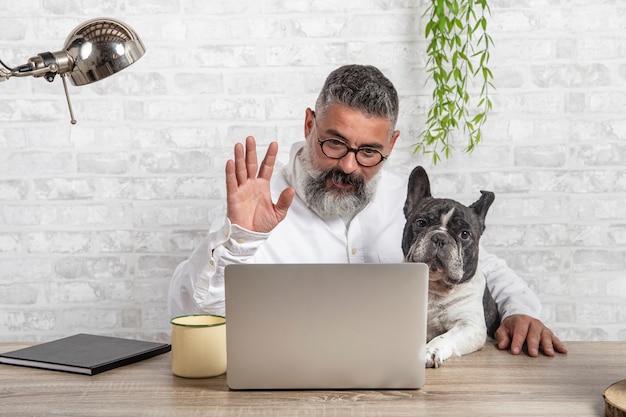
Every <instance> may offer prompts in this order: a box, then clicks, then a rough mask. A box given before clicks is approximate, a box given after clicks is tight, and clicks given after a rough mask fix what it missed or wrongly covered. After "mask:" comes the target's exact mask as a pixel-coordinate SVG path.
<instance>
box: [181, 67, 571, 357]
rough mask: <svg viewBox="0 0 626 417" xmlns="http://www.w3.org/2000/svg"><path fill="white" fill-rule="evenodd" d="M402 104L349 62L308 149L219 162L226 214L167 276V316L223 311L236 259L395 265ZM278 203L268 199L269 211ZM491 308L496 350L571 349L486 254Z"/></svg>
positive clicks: (326, 95) (246, 153) (400, 218)
mask: <svg viewBox="0 0 626 417" xmlns="http://www.w3.org/2000/svg"><path fill="white" fill-rule="evenodd" d="M397 117H398V96H397V92H396V90H395V88H394V86H393V84H392V83H391V82H390V81H389V80H388V79H387V78H386V77H385V76H384V75H383V74H382V73H381V72H380V71H379V70H378V69H376V68H375V67H371V66H360V65H347V66H344V67H341V68H339V69H337V70H335V71H333V72H332V73H331V74H330V75H329V77H328V78H327V80H326V82H325V84H324V86H323V88H322V91H321V92H320V95H319V97H318V99H317V102H316V104H315V111H313V110H312V109H310V108H308V109H307V110H306V115H305V120H304V136H305V139H306V140H305V142H300V143H297V144H295V145H294V146H293V148H292V151H291V157H290V161H289V163H288V165H286V166H285V167H284V168H283V169H282V170H281V171H280V173H278V175H274V176H273V169H274V163H275V160H276V155H277V151H278V145H277V144H276V143H272V144H270V145H269V148H268V150H267V153H266V155H265V157H264V159H263V161H262V163H261V165H260V166H259V165H258V162H257V153H256V145H255V141H254V138H252V137H248V138H247V139H246V145H245V149H244V146H243V145H242V144H239V143H238V144H236V145H235V150H234V160H229V161H227V163H226V193H227V199H226V200H227V201H226V205H227V213H226V217H225V218H222V219H218V220H217V221H216V222H214V224H213V225H212V227H211V229H210V231H209V233H208V235H207V236H206V238H205V239H204V240H203V241H202V242H201V244H200V245H199V247H198V248H196V249H195V250H194V252H193V253H192V255H191V256H190V258H189V259H188V260H186V261H185V262H183V263H181V264H180V265H179V266H178V268H177V269H176V271H175V272H174V276H173V278H172V282H171V286H170V294H169V308H170V313H171V314H172V315H181V314H193V313H212V314H224V267H225V266H226V265H228V264H231V263H244V262H245V263H254V262H256V263H347V262H356V263H364V262H365V263H391V262H402V260H403V255H402V249H401V241H402V231H403V228H404V222H405V219H404V214H403V211H402V210H403V206H404V200H405V198H406V192H407V184H406V179H403V178H399V177H397V176H394V175H392V174H390V173H388V172H386V171H384V170H382V169H381V168H382V166H383V165H384V161H385V160H386V159H387V157H388V156H389V154H390V153H391V151H392V150H393V147H394V145H395V143H396V140H397V139H398V136H399V135H400V132H399V131H398V130H395V126H396V121H397ZM274 202H275V203H274ZM481 255H482V256H481V265H482V269H483V271H484V273H485V275H486V277H487V283H488V285H489V288H490V290H491V292H492V294H493V296H494V298H495V300H496V302H497V304H498V309H499V311H500V314H501V317H502V318H503V321H502V325H501V326H500V328H499V329H498V331H497V333H496V339H497V342H498V347H499V348H501V349H508V348H510V349H511V352H512V353H513V354H518V353H520V352H521V350H522V346H523V345H524V343H526V345H527V349H528V354H529V355H531V356H537V355H538V354H539V351H540V350H542V351H543V353H544V354H545V355H548V356H553V355H554V352H555V350H556V351H557V352H562V353H565V352H566V348H565V346H564V345H563V344H562V343H561V341H560V340H559V339H558V338H557V337H556V336H554V335H553V334H552V332H551V331H550V330H549V329H548V328H547V327H546V326H545V325H544V324H543V323H542V322H541V321H539V320H538V319H537V318H536V317H538V316H539V312H540V308H541V306H540V302H539V300H538V298H537V297H536V296H535V294H533V293H532V292H531V291H530V289H529V288H528V287H527V286H526V284H525V283H524V282H523V281H522V280H521V279H520V278H519V277H518V276H517V275H516V274H515V273H514V272H513V271H511V270H510V269H509V268H508V267H507V266H506V264H505V263H504V262H503V261H501V260H499V259H498V258H496V257H495V256H494V255H489V254H487V253H486V252H485V251H484V250H481Z"/></svg>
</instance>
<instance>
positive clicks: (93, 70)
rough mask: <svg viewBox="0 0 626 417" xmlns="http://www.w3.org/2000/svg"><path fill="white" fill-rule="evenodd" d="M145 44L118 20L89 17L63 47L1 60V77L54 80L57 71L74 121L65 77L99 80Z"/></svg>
mask: <svg viewBox="0 0 626 417" xmlns="http://www.w3.org/2000/svg"><path fill="white" fill-rule="evenodd" d="M145 51H146V48H145V47H144V45H143V43H142V42H141V40H140V39H139V36H137V33H135V31H134V30H133V29H131V28H130V27H129V26H127V25H126V24H124V23H122V22H120V21H119V20H114V19H109V18H99V19H93V20H89V21H87V22H85V23H83V24H81V25H79V26H78V27H76V29H74V30H73V31H72V33H70V35H69V36H68V37H67V39H66V40H65V46H64V47H63V50H61V51H57V52H42V53H40V54H38V55H36V56H34V57H32V58H30V59H29V60H28V62H27V63H26V64H24V65H20V66H18V67H14V68H11V67H9V66H7V65H5V64H4V62H2V61H0V81H5V80H8V79H9V78H10V77H27V76H33V77H36V78H39V77H44V78H45V79H46V80H47V81H49V82H52V81H54V77H55V76H56V75H57V74H58V75H60V76H61V80H62V81H63V89H64V90H65V98H66V100H67V106H68V108H69V111H70V117H71V120H70V121H71V123H72V124H75V123H76V119H75V118H74V112H73V111H72V105H71V103H70V96H69V94H68V90H67V83H66V81H65V78H66V77H67V76H69V77H70V80H71V81H72V84H74V85H77V86H80V85H85V84H90V83H92V82H95V81H98V80H101V79H103V78H106V77H108V76H109V75H112V74H115V73H116V72H118V71H121V70H123V69H124V68H126V67H127V66H129V65H130V64H132V63H133V62H135V61H137V60H138V59H139V58H141V57H142V56H143V54H144V53H145Z"/></svg>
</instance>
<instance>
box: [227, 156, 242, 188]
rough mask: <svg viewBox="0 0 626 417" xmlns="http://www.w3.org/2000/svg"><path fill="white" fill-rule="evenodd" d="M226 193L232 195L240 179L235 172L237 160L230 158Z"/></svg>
mask: <svg viewBox="0 0 626 417" xmlns="http://www.w3.org/2000/svg"><path fill="white" fill-rule="evenodd" d="M225 171H226V195H227V196H228V195H230V194H231V193H233V192H235V191H236V190H237V186H238V185H239V181H238V180H237V174H236V172H235V161H233V160H232V159H229V160H228V161H226V169H225Z"/></svg>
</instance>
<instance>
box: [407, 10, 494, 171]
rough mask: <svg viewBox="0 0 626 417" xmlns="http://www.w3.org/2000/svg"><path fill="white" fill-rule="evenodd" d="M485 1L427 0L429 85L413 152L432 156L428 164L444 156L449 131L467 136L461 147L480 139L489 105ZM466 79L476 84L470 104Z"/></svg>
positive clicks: (447, 152)
mask: <svg viewBox="0 0 626 417" xmlns="http://www.w3.org/2000/svg"><path fill="white" fill-rule="evenodd" d="M487 1H488V0H431V4H430V6H429V7H428V9H427V10H426V12H425V13H424V16H428V18H429V19H428V22H427V23H426V28H425V34H426V39H427V40H428V41H429V42H428V48H427V51H426V52H427V55H428V61H427V64H426V67H427V68H426V70H427V74H428V77H429V80H432V81H433V83H434V89H433V93H432V103H431V106H430V108H429V110H428V116H427V120H426V126H425V127H424V129H423V130H422V132H421V134H420V142H419V143H418V144H417V145H416V147H415V152H416V153H417V152H422V153H425V154H432V158H433V163H435V164H436V163H437V162H438V161H440V160H441V158H442V155H443V156H444V157H445V158H448V157H449V156H450V152H451V149H450V146H451V145H450V142H451V140H452V138H453V135H454V133H460V132H462V133H463V134H464V135H466V136H467V147H466V148H465V151H467V152H470V151H472V150H473V149H474V148H475V147H476V145H477V144H478V143H479V142H480V140H481V127H482V126H483V125H484V123H485V122H486V121H487V113H488V112H489V111H490V110H491V108H492V104H491V100H490V98H489V91H490V89H491V88H494V87H493V83H492V80H493V73H492V72H491V70H490V69H489V68H488V64H489V48H490V47H492V46H493V41H492V39H491V37H490V36H489V35H488V34H487V16H488V15H489V13H490V10H489V5H488V4H487ZM472 82H479V83H480V85H481V88H480V90H479V91H480V92H479V93H477V95H478V97H476V98H474V100H475V101H476V102H477V104H473V103H472V94H470V91H471V89H470V87H471V85H472Z"/></svg>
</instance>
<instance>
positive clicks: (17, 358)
mask: <svg viewBox="0 0 626 417" xmlns="http://www.w3.org/2000/svg"><path fill="white" fill-rule="evenodd" d="M171 349H172V347H171V345H169V344H166V343H156V342H145V341H141V340H133V339H123V338H119V337H110V336H97V335H92V334H77V335H74V336H70V337H66V338H63V339H58V340H54V341H52V342H46V343H42V344H39V345H35V346H30V347H27V348H24V349H19V350H14V351H12V352H6V353H0V363H5V364H9V365H21V366H29V367H33V368H44V369H52V370H56V371H65V372H74V373H79V374H86V375H95V374H98V373H100V372H104V371H108V370H109V369H113V368H118V367H120V366H124V365H128V364H130V363H134V362H138V361H141V360H144V359H148V358H151V357H153V356H156V355H160V354H162V353H165V352H169V351H170V350H171Z"/></svg>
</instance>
